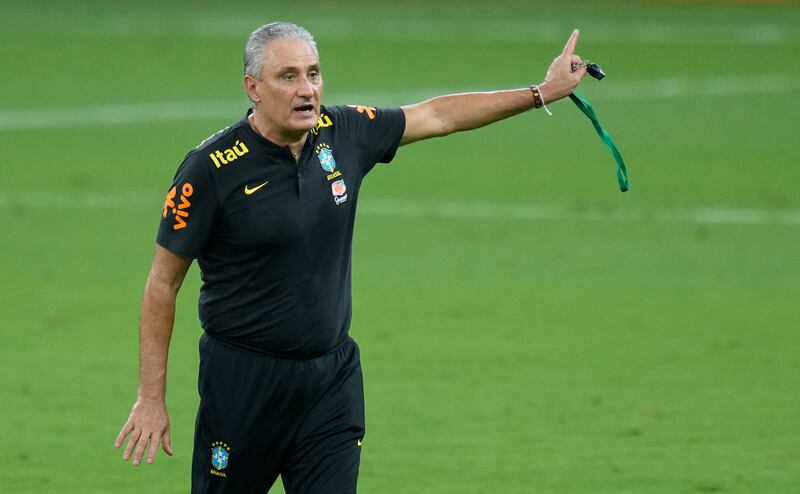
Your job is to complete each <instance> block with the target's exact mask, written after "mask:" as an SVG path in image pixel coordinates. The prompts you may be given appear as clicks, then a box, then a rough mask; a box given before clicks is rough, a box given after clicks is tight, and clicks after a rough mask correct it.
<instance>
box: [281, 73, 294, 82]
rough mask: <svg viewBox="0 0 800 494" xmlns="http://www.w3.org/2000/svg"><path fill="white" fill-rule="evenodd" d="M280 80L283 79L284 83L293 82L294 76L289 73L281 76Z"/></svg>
mask: <svg viewBox="0 0 800 494" xmlns="http://www.w3.org/2000/svg"><path fill="white" fill-rule="evenodd" d="M282 79H284V80H286V81H293V80H294V79H295V75H294V74H293V73H291V72H287V73H285V74H283V77H282Z"/></svg>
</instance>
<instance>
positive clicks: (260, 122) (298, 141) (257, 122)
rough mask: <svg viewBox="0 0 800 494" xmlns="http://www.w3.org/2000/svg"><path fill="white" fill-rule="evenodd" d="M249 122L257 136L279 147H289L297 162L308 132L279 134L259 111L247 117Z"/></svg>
mask: <svg viewBox="0 0 800 494" xmlns="http://www.w3.org/2000/svg"><path fill="white" fill-rule="evenodd" d="M247 120H248V121H249V122H250V127H252V128H253V130H254V131H255V133H256V134H258V135H260V136H261V137H263V138H264V139H267V140H268V141H270V142H273V143H275V144H277V145H278V146H286V147H288V148H289V149H290V150H291V152H292V155H293V156H294V157H295V160H296V159H298V158H299V156H300V152H301V151H302V149H303V146H304V145H305V143H306V139H307V138H308V131H307V130H302V131H297V132H288V133H282V132H279V131H277V130H275V129H274V128H272V127H270V125H269V124H268V123H267V122H266V121H265V119H264V118H262V117H260V115H259V114H258V112H257V111H253V113H251V114H250V115H249V116H248V117H247Z"/></svg>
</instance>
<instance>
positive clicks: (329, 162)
mask: <svg viewBox="0 0 800 494" xmlns="http://www.w3.org/2000/svg"><path fill="white" fill-rule="evenodd" d="M316 151H317V158H319V164H320V166H322V169H323V170H325V171H326V172H329V173H330V172H333V170H335V169H336V160H334V159H333V151H331V148H330V147H329V146H328V145H327V144H324V143H323V144H319V145H317V148H316Z"/></svg>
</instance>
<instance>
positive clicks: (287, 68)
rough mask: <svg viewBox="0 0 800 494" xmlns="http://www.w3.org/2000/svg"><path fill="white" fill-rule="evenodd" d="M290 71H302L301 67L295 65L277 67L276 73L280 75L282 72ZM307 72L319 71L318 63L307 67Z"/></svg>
mask: <svg viewBox="0 0 800 494" xmlns="http://www.w3.org/2000/svg"><path fill="white" fill-rule="evenodd" d="M290 70H291V71H295V72H299V71H301V70H303V69H302V67H298V66H296V65H282V66H280V67H278V72H281V73H282V72H286V71H290ZM307 70H319V63H313V64H311V65H309V66H308V68H307Z"/></svg>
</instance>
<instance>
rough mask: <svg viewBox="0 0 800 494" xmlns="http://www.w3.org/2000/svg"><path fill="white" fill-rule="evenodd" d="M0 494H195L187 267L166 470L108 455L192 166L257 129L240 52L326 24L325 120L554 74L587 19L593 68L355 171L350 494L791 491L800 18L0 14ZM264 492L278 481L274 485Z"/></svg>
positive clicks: (475, 6)
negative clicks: (355, 422)
mask: <svg viewBox="0 0 800 494" xmlns="http://www.w3.org/2000/svg"><path fill="white" fill-rule="evenodd" d="M0 17H2V19H3V29H2V31H0V41H1V42H0V66H2V74H1V75H0V153H1V154H2V168H0V170H2V173H0V225H2V230H0V231H2V242H0V253H2V255H0V280H2V281H0V314H1V315H2V322H1V323H0V331H2V333H1V336H2V340H1V342H0V365H1V366H2V367H0V369H2V372H0V389H2V396H3V400H2V404H0V437H2V446H3V451H4V454H3V456H2V460H0V491H2V492H3V493H40V492H41V493H45V492H61V493H108V492H114V493H127V492H130V493H133V492H143V491H147V492H156V493H161V492H164V493H167V492H169V493H174V492H187V491H188V483H189V470H190V462H191V448H192V431H193V426H194V414H195V410H196V406H197V402H198V398H197V392H196V373H197V346H196V345H197V339H198V337H199V335H200V329H199V324H198V321H197V309H196V302H197V291H198V287H199V273H198V272H197V270H196V267H193V268H192V270H191V272H190V273H189V275H188V278H187V281H186V283H185V284H184V287H183V289H182V292H181V294H180V297H179V306H178V314H177V321H176V325H175V331H174V335H173V341H172V347H171V355H170V366H169V391H168V405H169V408H170V413H171V424H172V436H173V445H174V448H175V451H176V455H175V457H173V458H168V457H167V456H166V455H164V454H163V452H161V453H159V457H158V458H157V460H156V463H155V464H154V465H152V466H143V467H139V468H133V467H131V465H130V464H128V463H125V462H123V461H122V460H121V459H120V457H121V451H118V450H115V449H114V448H113V442H114V438H115V437H116V435H117V433H118V431H119V428H120V427H121V426H122V424H123V422H124V420H125V418H126V417H127V415H128V412H129V410H130V406H131V404H132V403H133V401H134V398H135V392H136V385H137V382H138V376H137V365H138V355H137V352H138V349H137V344H138V343H137V342H138V329H137V318H138V308H139V302H140V298H141V293H142V290H143V286H144V281H145V277H146V275H147V271H148V268H149V264H150V257H151V255H152V250H153V243H154V238H155V231H156V227H157V223H158V220H159V218H160V210H161V205H162V202H163V195H164V193H165V191H166V189H167V187H168V186H169V184H170V180H171V178H172V175H173V173H174V171H175V169H176V167H177V166H178V164H179V163H180V162H181V160H182V158H183V156H184V154H185V153H186V152H187V151H188V150H189V149H191V148H193V147H194V146H195V145H197V144H198V143H199V142H200V141H201V140H202V139H204V138H205V137H206V136H208V135H210V134H212V133H213V132H215V131H216V130H217V129H219V128H222V127H225V126H227V125H228V124H229V123H231V122H233V121H235V120H237V119H239V118H241V116H242V115H243V113H244V111H245V110H246V108H247V100H246V97H245V95H244V92H243V90H242V88H241V82H240V81H241V70H242V69H241V49H242V46H243V43H244V40H245V39H246V37H247V35H248V34H249V33H250V32H251V31H252V30H253V29H255V28H256V27H258V26H259V25H261V24H263V23H266V22H269V21H273V20H289V21H293V22H297V23H299V24H302V25H304V26H305V27H307V28H308V29H309V30H310V31H311V32H312V33H314V35H315V36H316V39H317V42H318V46H319V52H320V56H321V61H322V66H323V73H324V78H325V85H326V93H325V97H324V102H325V103H328V104H334V103H347V104H349V103H352V104H367V105H375V106H396V105H402V104H408V103H413V102H416V101H419V100H422V99H425V98H428V97H432V96H436V95H439V94H444V93H449V92H459V91H467V90H493V89H507V88H516V87H524V86H527V85H528V84H530V83H532V82H538V81H541V80H542V79H543V78H544V73H545V70H546V68H547V66H548V65H549V63H550V61H551V60H552V58H554V57H555V56H556V55H557V54H558V53H559V52H560V51H561V49H562V48H563V45H564V43H565V41H566V40H567V38H568V36H569V34H570V31H571V30H572V28H574V27H578V28H580V29H581V38H580V41H579V42H578V47H577V53H578V54H580V55H581V56H583V57H584V58H588V59H589V60H591V61H594V62H597V63H599V64H600V65H601V66H602V67H603V68H604V69H605V71H606V73H607V74H608V77H607V78H606V79H605V80H604V81H602V82H597V81H594V80H591V79H588V78H587V79H586V80H585V82H583V83H582V85H581V86H580V88H579V92H580V93H581V94H582V95H583V96H584V97H585V98H586V99H588V100H589V101H590V102H591V103H592V105H593V106H594V109H595V111H596V112H597V114H598V116H599V118H600V120H601V122H602V123H603V125H604V126H605V128H606V129H607V130H608V131H609V132H610V133H611V135H612V136H613V137H614V139H615V141H616V142H617V144H618V145H619V147H620V150H621V151H622V154H623V156H624V157H625V159H626V162H627V163H628V166H629V171H630V178H631V190H630V191H629V192H627V193H624V194H621V193H620V192H619V190H618V188H617V184H616V180H615V178H614V162H613V160H612V158H611V156H610V154H609V153H608V152H607V150H606V148H605V147H604V146H603V145H602V143H601V142H600V141H599V140H598V139H597V136H596V135H595V134H594V131H593V129H592V128H591V125H590V124H589V122H588V120H586V119H585V118H584V116H583V115H581V114H580V113H579V111H578V110H577V109H576V108H575V107H574V105H573V104H572V103H571V102H569V100H564V101H561V102H557V103H555V104H553V105H551V110H552V111H553V113H554V115H553V117H547V116H546V115H545V114H544V113H543V112H540V111H537V112H530V113H525V114H522V115H520V116H517V117H515V118H512V119H509V120H507V121H504V122H501V123H499V124H496V125H494V126H491V127H488V128H484V129H481V130H478V131H473V132H469V133H464V134H458V135H453V136H450V137H447V138H445V139H439V140H432V141H427V142H422V143H419V144H415V145H413V146H409V147H407V148H403V149H401V150H400V152H399V153H398V156H397V158H396V159H395V160H394V162H393V163H392V164H391V165H389V166H385V167H378V168H376V169H375V170H374V171H373V172H372V173H371V175H370V177H369V178H368V179H367V180H366V181H365V185H364V188H363V189H362V197H361V200H360V211H359V222H358V226H357V228H356V234H355V244H354V267H353V270H354V288H353V290H354V319H353V325H352V329H351V334H352V335H353V337H354V338H355V339H356V340H357V341H358V342H359V344H360V346H361V349H362V355H363V367H364V373H365V379H366V399H367V430H368V434H367V436H366V439H365V441H364V446H363V455H362V467H361V477H360V481H359V486H360V490H361V491H362V492H380V493H395V492H396V493H400V492H415V493H462V492H480V493H499V492H502V493H530V492H558V493H604V492H607V493H665V494H666V493H670V494H674V493H683V492H686V493H693V492H726V493H727V492H734V493H745V492H768V493H796V492H800V332H799V331H798V329H800V308H799V304H798V300H800V192H798V191H800V144H799V143H798V125H797V123H796V119H797V115H798V113H800V68H798V65H797V63H796V59H797V53H798V49H799V48H800V30H798V28H797V26H798V24H799V23H800V6H798V4H797V3H795V2H688V1H684V2H569V3H568V4H566V5H562V4H559V3H556V2H552V3H538V2H523V1H508V0H498V1H493V2H477V1H475V2H436V3H428V2H416V1H409V2H393V3H388V2H386V3H383V2H366V1H364V2H360V1H338V2H319V3H312V2H305V1H295V2H280V3H277V2H276V3H270V2H249V3H246V2H237V1H234V2H208V1H193V2H171V1H153V0H140V1H136V2H132V1H131V2H99V1H87V0H83V1H70V2H55V1H40V2H23V1H14V0H3V1H2V3H0ZM272 492H282V491H281V488H280V485H276V486H275V488H274V489H273V490H272Z"/></svg>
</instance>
